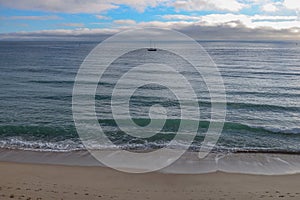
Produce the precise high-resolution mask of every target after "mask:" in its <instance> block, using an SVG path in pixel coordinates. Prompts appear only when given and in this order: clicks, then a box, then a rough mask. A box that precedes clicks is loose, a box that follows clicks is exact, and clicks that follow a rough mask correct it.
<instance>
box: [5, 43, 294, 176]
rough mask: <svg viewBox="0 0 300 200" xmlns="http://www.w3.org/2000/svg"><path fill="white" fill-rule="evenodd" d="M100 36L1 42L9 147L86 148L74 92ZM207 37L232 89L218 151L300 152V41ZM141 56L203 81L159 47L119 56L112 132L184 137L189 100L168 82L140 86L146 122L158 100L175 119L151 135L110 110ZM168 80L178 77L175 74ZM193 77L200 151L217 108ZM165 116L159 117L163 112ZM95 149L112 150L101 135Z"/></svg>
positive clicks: (130, 146) (106, 117) (138, 146)
mask: <svg viewBox="0 0 300 200" xmlns="http://www.w3.org/2000/svg"><path fill="white" fill-rule="evenodd" d="M98 43H99V42H85V41H81V42H78V41H77V42H70V41H68V42H66V41H43V42H37V41H34V42H33V41H26V42H21V41H16V42H8V41H7V42H6V41H5V42H4V41H2V42H0V61H1V62H0V63H1V64H0V70H1V73H0V87H1V90H0V112H1V114H0V148H1V149H6V150H22V151H24V150H26V151H38V152H68V153H70V152H78V151H82V150H84V149H85V146H84V145H83V144H82V142H81V140H80V138H79V136H78V134H77V131H76V127H75V125H74V120H73V115H72V91H73V86H74V80H75V77H76V74H77V71H78V69H79V67H80V65H81V63H82V62H83V60H84V59H85V57H86V56H87V55H88V54H89V52H90V51H91V50H92V49H93V48H94V47H95V46H96V45H97V44H98ZM199 43H200V44H201V45H202V46H203V48H204V49H205V50H206V51H207V52H208V54H209V55H210V56H211V58H212V59H213V60H214V62H215V63H216V65H217V66H218V68H219V71H220V73H221V75H222V78H223V80H224V85H225V88H226V100H227V111H226V112H227V113H226V121H225V124H224V129H223V131H222V134H221V136H220V138H219V140H218V142H217V144H216V146H215V147H214V148H213V150H212V152H213V153H215V154H225V155H232V154H236V155H237V154H241V153H243V154H249V155H253V153H266V154H271V153H272V155H274V154H292V155H293V156H295V155H298V154H299V155H300V126H299V124H300V123H299V122H300V114H299V113H300V101H299V98H300V56H299V55H300V45H297V43H296V42H278V41H276V42H273V41H268V42H243V41H199ZM185 51H189V50H185ZM190 53H191V54H193V51H192V50H190ZM141 60H142V61H143V62H148V61H149V62H157V63H159V62H161V61H164V62H167V63H169V64H170V65H171V66H172V65H181V67H182V69H183V72H182V73H183V74H185V75H186V76H188V77H190V80H194V79H193V78H194V76H196V75H195V74H194V73H192V72H191V71H189V70H186V71H185V66H184V63H180V62H178V61H176V59H173V58H172V55H169V54H168V52H164V51H163V50H158V51H157V52H151V53H149V52H147V50H146V49H141V50H138V51H133V52H130V53H129V54H127V55H124V56H122V57H121V58H120V59H118V60H117V61H116V62H114V63H113V66H112V70H110V71H107V72H106V74H105V77H104V78H103V79H102V81H101V82H99V85H98V89H97V94H96V100H95V101H96V112H97V117H98V120H99V124H100V125H101V127H102V128H103V130H104V131H105V133H106V134H107V135H108V137H109V138H110V139H111V140H112V141H113V142H114V144H116V145H118V146H119V147H120V148H122V149H126V150H147V151H149V150H155V149H159V148H162V147H164V146H165V145H166V144H167V143H168V142H169V141H171V140H172V139H173V138H174V135H175V134H176V130H177V129H178V124H179V123H180V105H179V103H178V101H177V100H176V96H174V95H173V94H172V93H171V92H170V91H169V90H168V89H167V88H163V87H157V86H156V85H148V86H145V87H144V88H139V90H137V91H136V93H135V96H134V97H133V98H132V99H131V101H130V113H131V116H132V118H133V119H134V122H135V123H136V124H138V125H140V126H145V125H147V124H149V122H150V121H149V114H148V112H149V107H151V106H152V105H154V104H162V105H163V106H164V108H165V109H166V110H167V111H168V112H167V114H168V120H167V121H166V124H165V126H164V127H163V129H162V130H161V131H160V132H159V133H158V134H156V135H155V136H153V137H150V138H145V139H144V138H135V137H132V136H128V135H126V134H124V132H122V131H121V130H120V129H119V128H118V127H117V124H116V122H115V121H114V119H113V117H112V115H111V108H110V100H111V99H110V95H109V94H110V91H111V89H112V88H113V86H114V83H113V80H116V79H118V78H119V77H120V75H121V74H122V73H123V72H124V71H123V70H124V69H126V68H128V67H130V64H131V63H135V64H138V63H140V62H141ZM153 73H159V72H157V71H154V72H153ZM161 73H163V72H161ZM165 77H170V75H168V74H166V76H165ZM133 81H134V80H133ZM193 84H196V85H197V84H198V86H201V87H198V88H200V89H199V90H195V91H196V93H197V95H198V96H199V101H198V104H199V107H200V113H201V114H200V116H197V114H196V113H197V112H195V115H193V111H194V110H196V108H193V107H191V106H190V107H188V108H189V110H190V113H192V114H191V116H190V117H189V118H186V119H181V120H186V121H189V120H193V121H195V120H196V121H198V122H199V127H198V131H197V135H196V137H195V139H194V141H193V143H192V144H191V145H190V146H189V152H197V151H198V150H199V148H200V147H201V143H202V142H203V139H204V136H205V132H206V131H207V128H208V126H209V123H210V114H211V113H210V106H211V103H210V98H209V92H208V91H207V88H206V87H205V84H204V83H202V82H199V83H198V82H194V83H193ZM202 86H203V87H202ZM183 92H184V91H183ZM220 103H221V102H220ZM126 120H127V119H125V122H124V124H126V123H127V122H126ZM155 120H156V121H158V122H157V123H158V124H159V120H160V119H154V122H155ZM154 124H155V123H154ZM128 125H130V124H129V123H128ZM129 128H130V127H129ZM130 131H135V130H134V129H133V130H130ZM186 134H189V130H186ZM185 145H189V144H186V143H185V141H184V140H183V141H182V142H178V144H176V145H175V146H173V148H181V147H183V146H185ZM89 147H90V148H94V149H97V150H98V149H99V150H103V149H104V150H105V149H110V148H111V147H110V146H108V145H103V144H97V143H95V142H93V141H91V143H90V146H89ZM293 170H295V168H293ZM299 170H300V168H299ZM285 171H287V170H285Z"/></svg>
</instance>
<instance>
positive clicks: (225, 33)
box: [0, 21, 300, 41]
mask: <svg viewBox="0 0 300 200" xmlns="http://www.w3.org/2000/svg"><path fill="white" fill-rule="evenodd" d="M236 23H237V25H236V26H235V27H232V26H230V25H228V24H223V25H217V26H202V25H201V24H199V23H193V22H184V21H182V22H168V23H166V24H163V22H158V21H157V22H156V21H153V22H144V23H141V24H139V25H138V26H139V27H142V26H147V27H149V25H152V26H154V27H171V28H173V29H175V30H178V31H181V32H183V33H185V34H187V35H189V36H191V37H192V38H194V39H196V40H278V39H280V40H300V34H299V33H300V28H297V27H296V28H291V29H280V30H279V29H272V28H268V27H259V28H255V29H253V28H248V27H246V26H244V25H243V24H241V23H239V22H236ZM121 30H123V29H122V27H119V28H117V29H88V28H78V29H75V30H68V29H58V30H44V31H35V32H18V33H9V34H0V39H1V40H16V39H22V40H26V39H27V40H36V39H47V40H52V39H54V38H55V39H61V40H95V41H101V40H103V39H105V38H107V37H108V36H109V35H112V34H115V33H117V32H119V31H121Z"/></svg>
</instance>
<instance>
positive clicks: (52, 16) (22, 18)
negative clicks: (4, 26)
mask: <svg viewBox="0 0 300 200" xmlns="http://www.w3.org/2000/svg"><path fill="white" fill-rule="evenodd" d="M3 19H8V20H59V19H62V18H61V17H59V16H57V15H44V16H9V17H3Z"/></svg>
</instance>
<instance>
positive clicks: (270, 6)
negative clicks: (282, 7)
mask: <svg viewBox="0 0 300 200" xmlns="http://www.w3.org/2000/svg"><path fill="white" fill-rule="evenodd" d="M278 10H279V9H278V7H277V6H276V5H275V4H274V3H268V4H265V5H263V6H262V11H265V12H276V11H278Z"/></svg>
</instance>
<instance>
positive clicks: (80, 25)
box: [58, 23, 84, 27]
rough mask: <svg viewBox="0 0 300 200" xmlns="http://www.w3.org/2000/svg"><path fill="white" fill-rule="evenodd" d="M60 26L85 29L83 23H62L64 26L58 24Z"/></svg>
mask: <svg viewBox="0 0 300 200" xmlns="http://www.w3.org/2000/svg"><path fill="white" fill-rule="evenodd" d="M58 26H69V27H84V24H83V23H62V24H58Z"/></svg>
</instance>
